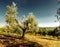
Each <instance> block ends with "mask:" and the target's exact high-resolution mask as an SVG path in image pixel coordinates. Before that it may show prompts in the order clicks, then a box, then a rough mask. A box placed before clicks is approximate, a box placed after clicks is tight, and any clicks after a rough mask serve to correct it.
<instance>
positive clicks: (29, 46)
mask: <svg viewBox="0 0 60 47" xmlns="http://www.w3.org/2000/svg"><path fill="white" fill-rule="evenodd" d="M3 44H4V45H5V47H43V46H42V45H41V44H38V43H36V42H32V41H26V42H24V41H23V42H19V43H18V42H16V41H15V42H13V41H12V42H11V43H10V42H9V41H5V42H4V43H3Z"/></svg>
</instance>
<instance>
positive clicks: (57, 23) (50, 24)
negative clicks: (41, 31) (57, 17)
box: [38, 22, 59, 27]
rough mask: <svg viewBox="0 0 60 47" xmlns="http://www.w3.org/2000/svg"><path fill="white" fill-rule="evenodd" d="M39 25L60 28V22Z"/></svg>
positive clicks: (40, 25)
mask: <svg viewBox="0 0 60 47" xmlns="http://www.w3.org/2000/svg"><path fill="white" fill-rule="evenodd" d="M38 25H39V27H57V26H59V22H54V23H40V24H38Z"/></svg>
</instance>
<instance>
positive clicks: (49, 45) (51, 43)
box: [25, 34, 60, 47]
mask: <svg viewBox="0 0 60 47" xmlns="http://www.w3.org/2000/svg"><path fill="white" fill-rule="evenodd" d="M25 37H26V38H27V39H28V40H29V41H32V42H37V43H39V44H41V45H43V47H60V41H58V40H47V39H41V38H39V37H37V36H34V35H29V34H26V35H25Z"/></svg>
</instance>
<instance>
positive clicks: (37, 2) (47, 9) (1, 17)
mask: <svg viewBox="0 0 60 47" xmlns="http://www.w3.org/2000/svg"><path fill="white" fill-rule="evenodd" d="M12 2H16V4H17V7H18V15H17V18H18V20H21V19H22V16H23V15H26V16H28V13H30V12H33V14H34V15H35V17H36V20H37V23H38V25H39V26H40V27H55V26H58V25H59V23H58V22H54V21H55V20H56V18H55V17H54V16H55V15H56V14H57V13H56V12H57V9H58V8H59V7H60V6H59V4H58V3H57V1H56V0H0V26H4V25H5V24H6V22H5V13H6V11H7V9H6V6H7V5H11V4H12Z"/></svg>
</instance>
